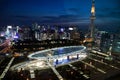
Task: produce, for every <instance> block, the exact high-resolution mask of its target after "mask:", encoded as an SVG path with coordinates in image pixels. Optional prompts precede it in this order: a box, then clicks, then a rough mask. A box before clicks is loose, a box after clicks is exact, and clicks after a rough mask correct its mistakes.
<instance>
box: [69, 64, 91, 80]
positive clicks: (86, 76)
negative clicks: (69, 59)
mask: <svg viewBox="0 0 120 80" xmlns="http://www.w3.org/2000/svg"><path fill="white" fill-rule="evenodd" d="M68 65H69V66H70V67H71V68H72V69H74V70H77V68H76V67H74V66H73V65H71V64H68ZM80 74H83V76H84V77H85V78H86V79H89V78H90V77H89V76H88V75H86V74H84V73H83V72H82V71H80Z"/></svg>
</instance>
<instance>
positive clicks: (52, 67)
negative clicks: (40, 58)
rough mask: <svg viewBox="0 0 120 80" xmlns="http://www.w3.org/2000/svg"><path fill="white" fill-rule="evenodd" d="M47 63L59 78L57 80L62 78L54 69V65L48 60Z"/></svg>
mask: <svg viewBox="0 0 120 80" xmlns="http://www.w3.org/2000/svg"><path fill="white" fill-rule="evenodd" d="M48 65H49V66H50V68H51V69H52V70H53V72H54V73H55V74H56V75H57V77H58V78H59V80H63V78H62V76H61V75H60V74H59V73H58V71H57V70H56V69H55V67H54V66H53V65H51V64H50V63H49V62H48Z"/></svg>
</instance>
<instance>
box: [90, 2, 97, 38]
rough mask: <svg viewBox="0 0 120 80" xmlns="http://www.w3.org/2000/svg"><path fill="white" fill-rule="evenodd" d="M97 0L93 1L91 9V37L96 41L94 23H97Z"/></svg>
mask: <svg viewBox="0 0 120 80" xmlns="http://www.w3.org/2000/svg"><path fill="white" fill-rule="evenodd" d="M95 18H96V17H95V0H92V8H91V17H90V20H91V25H90V37H91V38H93V39H94V33H95V25H94V21H95Z"/></svg>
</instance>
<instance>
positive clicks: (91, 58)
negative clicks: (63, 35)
mask: <svg viewBox="0 0 120 80" xmlns="http://www.w3.org/2000/svg"><path fill="white" fill-rule="evenodd" d="M88 59H91V60H94V61H96V62H99V63H101V64H104V65H107V66H110V67H112V68H114V69H117V70H120V68H118V67H116V66H113V65H110V64H107V63H105V62H103V61H99V60H97V59H93V58H90V57H88Z"/></svg>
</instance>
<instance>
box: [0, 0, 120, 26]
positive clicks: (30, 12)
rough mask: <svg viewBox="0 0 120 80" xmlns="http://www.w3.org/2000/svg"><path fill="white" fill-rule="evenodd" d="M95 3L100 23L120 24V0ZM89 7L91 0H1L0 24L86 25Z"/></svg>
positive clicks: (99, 24)
mask: <svg viewBox="0 0 120 80" xmlns="http://www.w3.org/2000/svg"><path fill="white" fill-rule="evenodd" d="M95 7H96V21H95V23H96V25H97V26H103V25H106V26H114V27H118V26H120V0H96V1H95ZM90 10H91V0H0V25H1V26H2V25H12V24H15V25H31V24H32V23H35V22H37V23H39V24H69V25H70V24H71V25H72V24H75V25H86V24H90V15H91V14H90ZM109 28H110V27H109ZM118 28H119V27H118Z"/></svg>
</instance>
